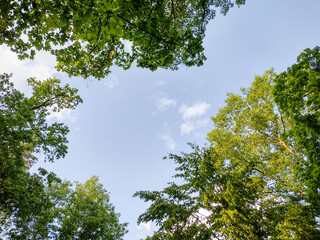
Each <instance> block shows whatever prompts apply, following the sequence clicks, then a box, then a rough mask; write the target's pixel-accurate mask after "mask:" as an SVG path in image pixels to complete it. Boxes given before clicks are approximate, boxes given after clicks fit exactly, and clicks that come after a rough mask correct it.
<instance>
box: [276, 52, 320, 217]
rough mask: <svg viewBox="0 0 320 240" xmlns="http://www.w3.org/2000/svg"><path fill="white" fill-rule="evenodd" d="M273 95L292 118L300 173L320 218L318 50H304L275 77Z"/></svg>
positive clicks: (319, 74) (319, 70) (319, 57)
mask: <svg viewBox="0 0 320 240" xmlns="http://www.w3.org/2000/svg"><path fill="white" fill-rule="evenodd" d="M274 95H275V101H276V103H277V104H278V105H279V106H280V108H281V110H282V111H283V112H284V113H286V114H287V115H289V116H291V117H292V121H293V126H292V129H291V132H290V134H291V135H292V136H294V137H295V138H296V142H297V145H298V146H299V148H301V149H304V150H305V154H306V158H305V159H304V160H305V161H301V162H300V166H299V172H300V173H301V177H302V178H303V179H304V180H305V181H306V186H307V187H308V189H307V191H308V196H309V201H310V202H311V203H312V204H313V207H314V208H315V209H316V211H317V213H318V215H320V197H319V194H320V141H319V139H320V47H315V48H314V49H306V50H304V51H303V52H302V53H301V54H300V56H299V57H298V61H297V63H296V64H294V65H292V66H291V67H289V68H288V69H287V71H285V72H283V73H281V74H279V75H278V76H277V78H276V79H275V87H274Z"/></svg>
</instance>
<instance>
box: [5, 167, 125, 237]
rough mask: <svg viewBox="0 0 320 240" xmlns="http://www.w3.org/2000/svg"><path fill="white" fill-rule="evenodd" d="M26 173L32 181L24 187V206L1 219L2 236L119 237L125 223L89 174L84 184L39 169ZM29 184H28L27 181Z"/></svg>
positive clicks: (122, 233)
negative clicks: (31, 185)
mask: <svg viewBox="0 0 320 240" xmlns="http://www.w3.org/2000/svg"><path fill="white" fill-rule="evenodd" d="M39 172H40V174H33V175H30V174H28V181H29V182H30V183H31V182H33V183H35V184H36V185H35V186H34V187H33V188H32V189H30V187H29V189H27V191H25V193H27V197H24V198H23V199H22V200H23V201H24V203H23V204H24V206H20V207H19V208H17V209H15V211H14V213H13V214H12V216H11V217H10V218H7V219H6V220H5V221H4V224H3V225H4V229H3V232H2V236H5V237H6V239H110V240H118V239H122V237H123V235H124V234H125V233H126V232H127V231H126V229H125V228H126V226H127V224H121V223H119V219H118V218H119V214H117V213H115V211H114V207H113V205H112V204H111V203H110V201H109V195H108V193H107V192H106V191H105V190H104V189H103V187H102V185H101V184H99V183H98V178H97V177H92V178H91V179H89V180H87V181H86V183H85V184H80V183H76V185H75V189H74V188H73V187H72V184H71V183H70V182H68V181H61V179H59V178H57V177H56V176H55V174H53V173H48V172H47V171H46V170H44V169H40V171H39ZM28 186H29V184H28Z"/></svg>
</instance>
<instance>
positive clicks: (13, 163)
mask: <svg viewBox="0 0 320 240" xmlns="http://www.w3.org/2000/svg"><path fill="white" fill-rule="evenodd" d="M9 78H10V75H8V74H1V75H0V139H1V144H0V210H1V212H2V216H6V218H7V217H10V215H11V214H12V213H13V212H14V211H15V209H18V208H20V207H21V204H22V205H23V201H22V199H23V198H24V197H25V196H26V195H25V193H26V191H27V190H28V189H29V188H33V187H36V188H37V187H38V185H37V183H36V182H37V181H36V180H35V178H33V177H31V176H30V174H28V173H27V170H28V169H29V167H30V166H31V165H32V164H33V163H35V162H36V161H37V156H36V154H38V153H42V154H43V155H44V156H45V158H46V160H48V161H54V160H55V159H58V158H60V157H64V156H65V154H66V153H67V145H66V144H67V142H68V141H67V138H66V135H67V133H68V131H69V129H68V127H67V126H65V125H64V124H62V123H52V124H48V123H47V119H46V117H47V116H48V115H49V110H50V109H51V110H52V111H54V112H57V111H60V110H62V109H66V108H67V109H73V108H75V107H76V105H78V104H79V103H80V102H82V100H81V98H80V97H79V96H78V95H77V94H76V93H77V90H76V89H73V88H70V87H69V86H68V85H66V86H65V87H60V86H59V82H60V80H58V79H55V78H52V79H48V80H46V81H43V82H41V81H37V80H35V79H34V78H31V79H29V80H28V83H29V84H30V85H31V86H32V88H33V89H32V96H31V97H26V96H25V95H24V94H23V93H21V92H20V91H18V90H16V89H15V88H14V86H13V83H11V82H10V81H9ZM39 188H40V190H41V188H42V187H41V185H40V186H39ZM40 190H39V191H40ZM37 191H38V190H37ZM27 193H28V191H27ZM36 195H37V194H35V195H34V196H36Z"/></svg>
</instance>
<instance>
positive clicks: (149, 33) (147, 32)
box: [117, 14, 181, 46]
mask: <svg viewBox="0 0 320 240" xmlns="http://www.w3.org/2000/svg"><path fill="white" fill-rule="evenodd" d="M117 16H118V18H120V19H122V20H123V21H125V22H126V23H128V24H130V25H132V26H134V27H135V28H137V29H139V30H141V31H142V32H144V33H146V34H148V35H150V36H151V37H154V38H156V39H158V40H160V41H162V42H165V43H169V44H172V45H175V46H181V45H180V44H177V43H175V42H172V41H168V40H165V39H163V38H161V37H158V36H157V35H154V34H153V33H151V32H149V31H147V30H145V29H143V28H142V27H140V26H138V25H136V24H134V23H132V22H130V21H129V20H127V19H125V18H124V17H122V16H121V15H120V14H118V15H117Z"/></svg>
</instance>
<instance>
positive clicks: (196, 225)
mask: <svg viewBox="0 0 320 240" xmlns="http://www.w3.org/2000/svg"><path fill="white" fill-rule="evenodd" d="M275 77H276V76H275V73H274V72H273V71H267V72H266V73H265V74H264V75H263V76H261V77H260V76H257V77H256V78H255V81H254V82H253V83H252V86H251V87H249V88H246V89H242V90H241V91H242V95H237V94H229V95H228V98H227V100H226V106H225V107H224V108H222V109H220V110H219V113H218V114H217V115H216V116H215V117H213V118H212V120H213V123H214V129H213V130H212V131H211V132H210V133H209V134H208V140H209V142H210V143H211V145H210V146H208V147H205V148H202V149H201V148H199V147H197V146H194V145H191V146H192V149H193V151H192V152H191V153H188V154H187V153H183V154H182V155H174V154H170V155H169V158H170V159H173V160H174V161H175V163H176V164H178V167H177V168H176V171H177V174H176V175H175V177H176V178H180V179H182V180H179V182H178V183H179V184H178V183H174V182H173V183H170V184H169V186H168V187H166V188H165V189H164V190H162V191H140V192H137V193H136V194H135V196H136V197H139V198H141V199H143V200H144V201H150V202H151V206H150V207H149V208H148V209H147V210H146V212H145V213H143V214H142V215H141V216H140V217H139V219H138V222H139V223H140V222H148V221H154V222H155V223H156V224H157V225H158V226H159V230H158V231H156V232H155V233H154V234H153V235H152V236H151V237H148V239H199V240H200V239H202V240H203V239H257V240H258V239H288V240H289V239H301V240H302V239H318V238H319V234H320V231H319V227H320V226H319V225H320V223H319V220H317V217H319V214H317V213H316V212H315V211H313V208H312V205H311V204H310V202H309V196H308V193H307V192H308V191H307V190H308V188H307V186H306V182H305V180H304V179H303V178H301V176H300V175H299V174H298V173H297V172H296V168H297V167H298V166H299V164H300V162H301V161H304V159H305V158H307V155H306V151H305V150H304V149H301V148H299V147H298V144H297V141H296V138H294V137H293V136H291V135H289V134H288V132H290V131H291V130H292V126H293V124H294V120H293V119H292V117H291V116H290V115H289V116H288V115H286V114H283V113H282V112H281V111H279V109H278V106H277V104H276V103H275V101H274V97H273V94H272V91H273V85H274V79H275Z"/></svg>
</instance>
